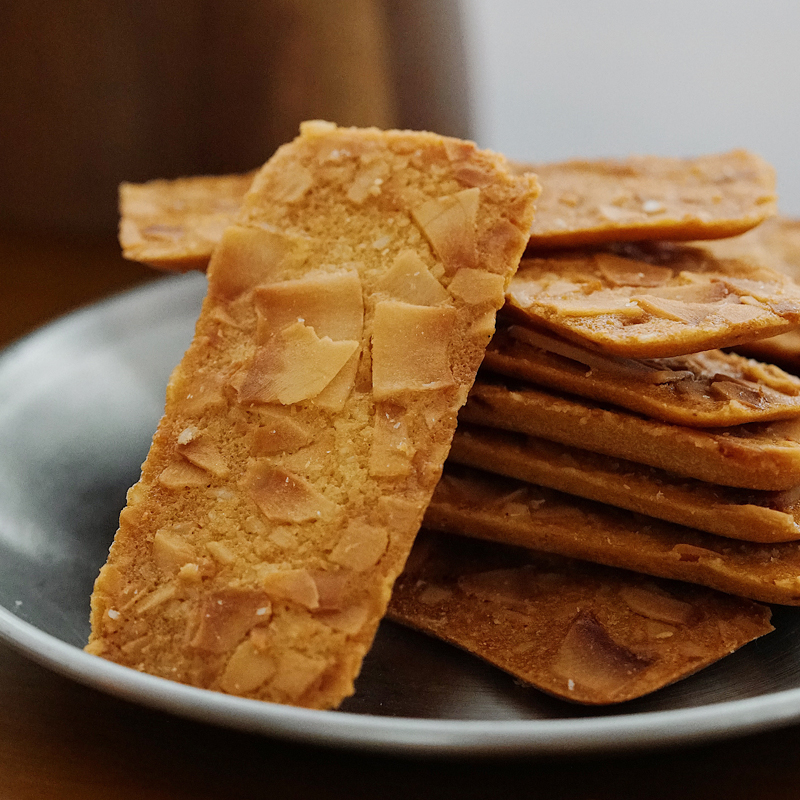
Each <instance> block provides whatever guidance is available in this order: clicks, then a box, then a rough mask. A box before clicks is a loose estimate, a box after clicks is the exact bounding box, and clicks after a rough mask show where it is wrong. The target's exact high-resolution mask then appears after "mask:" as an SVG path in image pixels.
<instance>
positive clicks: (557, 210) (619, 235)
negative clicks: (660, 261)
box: [517, 150, 776, 247]
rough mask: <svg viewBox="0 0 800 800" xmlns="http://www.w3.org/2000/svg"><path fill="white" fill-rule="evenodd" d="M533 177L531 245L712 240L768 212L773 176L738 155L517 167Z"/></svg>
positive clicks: (752, 158) (757, 161)
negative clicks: (538, 191)
mask: <svg viewBox="0 0 800 800" xmlns="http://www.w3.org/2000/svg"><path fill="white" fill-rule="evenodd" d="M517 168H518V169H520V170H532V171H533V172H536V173H537V174H538V175H539V179H540V181H541V183H542V187H543V190H542V196H541V197H540V198H539V201H538V204H537V206H538V210H537V214H536V218H535V219H534V223H533V227H532V229H531V244H532V245H533V246H538V247H573V246H575V245H585V244H598V243H602V242H611V241H634V240H639V241H641V240H651V241H652V240H655V239H661V240H672V241H688V240H690V239H717V238H720V237H724V236H734V235H736V234H738V233H742V232H743V231H746V230H748V229H749V228H752V227H753V226H755V225H758V223H759V222H761V221H762V220H764V219H766V218H768V217H769V216H771V215H772V214H774V213H775V208H776V194H775V171H774V170H773V168H772V167H771V166H770V165H769V164H767V163H766V162H765V161H764V160H763V159H762V158H760V157H759V156H757V155H754V154H753V153H749V152H747V151H745V150H733V151H731V152H728V153H720V154H712V155H706V156H700V157H698V158H666V157H656V156H631V157H629V158H626V159H597V160H591V161H590V160H574V161H564V162H559V163H551V164H527V165H524V164H521V165H518V167H517Z"/></svg>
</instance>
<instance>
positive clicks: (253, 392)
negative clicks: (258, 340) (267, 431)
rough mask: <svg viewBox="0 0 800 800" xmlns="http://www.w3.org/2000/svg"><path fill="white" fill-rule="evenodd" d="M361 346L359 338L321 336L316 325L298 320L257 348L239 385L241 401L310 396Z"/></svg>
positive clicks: (288, 401) (292, 400)
mask: <svg viewBox="0 0 800 800" xmlns="http://www.w3.org/2000/svg"><path fill="white" fill-rule="evenodd" d="M359 346H360V342H358V341H338V342H334V341H333V340H332V339H330V338H329V337H327V336H325V337H323V338H320V337H319V336H317V334H316V332H315V331H314V329H313V328H311V327H309V326H308V325H306V324H304V323H303V322H300V321H298V322H295V323H294V324H293V325H289V326H288V327H287V328H283V330H281V331H279V332H278V333H276V334H275V335H274V336H272V337H271V338H270V339H269V340H268V341H267V342H266V343H265V344H264V345H262V346H261V347H260V348H259V349H258V350H257V352H256V355H255V358H254V359H253V362H252V365H251V366H250V368H249V370H248V371H247V374H246V376H245V377H244V380H243V381H242V383H241V386H239V387H237V390H238V396H239V402H240V403H243V404H245V405H247V404H252V403H282V404H283V405H290V404H292V403H299V402H301V401H303V400H310V399H312V398H314V397H316V396H317V395H319V393H320V392H321V391H322V390H323V389H325V387H326V386H328V384H330V382H331V381H332V380H333V379H334V378H335V377H336V375H337V374H338V373H339V371H340V370H341V369H342V367H344V366H345V364H347V362H348V361H350V359H351V357H352V356H353V354H354V353H355V352H356V351H357V350H358V348H359Z"/></svg>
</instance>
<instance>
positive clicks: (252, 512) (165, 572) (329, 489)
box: [87, 122, 538, 708]
mask: <svg viewBox="0 0 800 800" xmlns="http://www.w3.org/2000/svg"><path fill="white" fill-rule="evenodd" d="M476 184H479V185H476ZM537 193H538V186H537V184H536V182H535V180H534V179H533V178H531V177H529V176H528V177H518V176H514V175H513V174H512V173H511V172H510V171H509V170H508V169H507V167H506V164H505V161H504V159H503V158H502V157H501V156H498V155H495V154H493V153H488V152H485V151H478V150H477V149H476V148H475V145H473V144H472V143H468V142H462V141H459V140H456V139H448V138H444V137H441V136H437V135H434V134H427V133H413V132H403V131H388V132H383V131H378V130H376V129H348V128H336V127H335V126H334V125H332V124H330V123H323V122H314V123H306V124H304V125H303V126H302V127H301V134H300V136H299V137H298V138H297V139H296V140H295V141H294V142H292V143H290V144H288V145H285V146H283V147H282V148H280V149H279V150H278V151H277V152H276V154H275V155H274V156H273V158H272V159H270V161H269V162H268V163H267V164H266V165H265V166H264V168H263V169H262V170H261V171H260V172H259V174H258V175H257V176H256V178H255V180H254V182H253V185H252V187H251V189H250V191H249V193H248V195H247V197H246V198H245V201H244V204H243V207H242V211H241V214H240V217H239V219H238V223H237V225H235V226H232V227H230V228H228V229H227V230H226V231H225V234H224V236H223V239H222V241H221V243H220V245H219V246H218V247H217V249H216V250H215V252H214V257H213V259H212V262H211V264H210V266H209V270H208V283H209V288H208V294H207V297H206V299H205V301H204V304H203V308H202V310H201V313H200V317H199V319H198V322H197V328H196V332H195V337H194V339H193V341H192V343H191V345H190V347H189V349H188V350H187V352H186V355H185V356H184V358H183V360H182V361H181V363H180V365H179V366H178V367H177V368H176V369H175V371H174V373H173V375H172V377H171V379H170V382H169V386H168V390H167V402H166V409H165V414H164V417H163V418H162V421H161V423H160V424H159V427H158V430H157V432H156V434H155V437H154V439H153V444H152V447H151V449H150V452H149V454H148V456H147V460H146V461H145V463H144V465H143V468H142V476H141V479H140V481H139V482H138V483H137V484H136V485H135V486H134V487H133V488H132V489H131V490H130V492H129V493H128V505H127V507H126V508H125V509H124V510H123V512H122V514H121V516H120V527H119V530H118V532H117V535H116V538H115V540H114V544H113V546H112V548H111V551H110V553H109V559H108V562H107V564H106V565H105V566H104V567H103V569H102V570H101V572H100V575H99V577H98V579H97V581H96V584H95V589H94V593H93V595H92V634H91V638H90V642H89V644H88V646H87V650H88V652H90V653H94V654H96V655H100V656H103V657H105V658H108V659H111V660H113V661H116V662H118V663H120V664H123V665H126V666H130V667H133V668H135V669H139V670H142V671H146V672H149V673H152V674H154V675H158V676H161V677H164V678H169V679H172V680H176V681H181V682H183V683H187V684H191V685H194V686H199V687H202V688H208V689H213V690H219V691H223V692H227V693H230V694H237V695H241V696H244V697H249V698H255V699H262V700H270V701H274V702H279V703H288V704H294V705H301V706H307V707H313V708H330V707H335V706H336V705H338V704H339V702H340V701H341V700H342V699H343V698H344V697H346V696H348V695H349V694H351V693H352V691H353V680H354V678H355V677H356V675H357V673H358V671H359V669H360V666H361V661H362V659H363V656H364V654H365V653H366V651H367V650H368V648H369V647H370V644H371V642H372V639H373V637H374V634H375V630H376V628H377V625H378V622H379V621H380V619H381V617H382V616H383V614H384V611H385V608H386V604H387V603H388V600H389V596H390V592H391V587H392V584H393V582H394V579H395V578H396V576H397V575H398V574H399V572H400V571H401V569H402V567H403V564H404V562H405V560H406V557H407V555H408V552H409V550H410V548H411V545H412V543H413V540H414V537H415V535H416V532H417V529H418V527H419V524H420V521H421V518H422V514H423V512H424V509H425V507H426V506H427V503H428V501H429V499H430V496H431V494H432V492H433V490H434V488H435V485H436V483H437V481H438V479H439V476H440V473H441V468H442V464H443V462H444V459H445V457H446V454H447V451H448V449H449V446H450V441H451V438H452V435H453V431H454V429H455V424H456V414H457V411H458V409H459V407H460V406H461V405H462V404H463V402H464V400H465V399H466V396H467V393H468V390H469V387H470V386H471V384H472V382H473V380H474V377H475V372H476V370H477V368H478V366H479V364H480V361H481V358H482V356H483V351H484V348H485V346H486V343H487V342H488V340H489V338H490V336H491V333H492V330H493V327H494V317H495V313H496V311H497V309H498V308H499V307H500V306H501V305H502V303H503V293H504V289H505V286H506V284H507V282H508V280H509V278H510V276H511V274H512V272H513V271H514V269H515V268H516V265H517V263H518V260H519V257H520V255H521V253H522V250H523V249H524V246H525V242H526V239H527V231H528V229H529V227H530V223H531V218H532V214H533V204H534V200H535V198H536V195H537Z"/></svg>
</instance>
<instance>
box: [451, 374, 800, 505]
mask: <svg viewBox="0 0 800 800" xmlns="http://www.w3.org/2000/svg"><path fill="white" fill-rule="evenodd" d="M461 422H474V423H476V424H478V425H488V426H492V427H495V428H500V429H503V430H508V431H516V432H517V433H523V434H530V435H531V436H538V437H540V438H543V439H548V440H550V441H554V442H560V443H561V444H565V445H570V446H572V447H580V448H584V449H586V450H590V451H592V452H595V453H603V454H604V455H608V456H613V457H616V458H624V459H626V460H628V461H634V462H637V463H639V464H647V465H649V466H651V467H657V468H660V469H664V470H668V471H669V472H672V473H674V474H676V475H684V476H686V477H688V478H696V479H697V480H700V481H706V482H707V483H715V484H722V485H723V486H736V487H740V488H744V489H758V490H767V491H785V490H787V489H792V488H794V487H795V486H798V485H800V418H795V419H791V420H782V421H778V422H766V423H751V424H749V425H733V426H731V427H728V428H711V429H709V428H706V429H702V428H688V427H686V426H682V425H672V424H670V423H666V422H660V421H659V420H654V419H649V418H647V417H642V416H639V415H638V414H634V413H631V412H629V411H625V410H624V409H621V408H613V407H610V406H608V407H604V406H602V405H601V404H599V403H595V402H592V401H591V400H586V399H584V398H579V397H576V396H573V397H568V396H565V395H559V394H555V393H553V392H548V391H545V390H543V389H541V388H539V387H536V386H533V385H530V384H525V383H521V382H519V381H513V380H508V379H502V378H501V377H499V376H493V375H491V374H489V373H487V372H484V373H483V374H482V375H479V376H478V380H477V381H476V382H475V385H474V386H473V387H472V391H471V392H470V396H469V399H468V400H467V404H466V405H465V406H464V408H462V409H461V412H460V413H459V424H460V423H461Z"/></svg>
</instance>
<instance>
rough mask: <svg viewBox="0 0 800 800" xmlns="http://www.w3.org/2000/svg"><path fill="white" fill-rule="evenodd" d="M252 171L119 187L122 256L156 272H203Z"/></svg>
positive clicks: (124, 184)
mask: <svg viewBox="0 0 800 800" xmlns="http://www.w3.org/2000/svg"><path fill="white" fill-rule="evenodd" d="M254 175H255V173H254V172H250V173H247V174H245V175H221V176H215V177H209V176H198V177H191V178H177V179H176V180H154V181H149V182H148V183H122V184H120V187H119V210H120V225H119V242H120V245H121V247H122V255H123V256H124V257H125V258H127V259H130V260H131V261H141V262H143V263H145V264H149V265H150V266H151V267H156V268H157V269H165V270H171V271H175V272H188V271H189V270H204V269H205V268H206V267H207V266H208V260H209V258H211V253H212V252H213V251H214V248H215V247H216V246H217V244H218V243H219V241H220V239H221V238H222V232H223V231H224V230H225V228H227V227H228V226H230V225H232V224H233V223H234V221H235V220H236V217H237V215H238V214H239V208H240V206H241V204H242V200H243V199H244V195H245V193H246V192H247V190H248V189H249V188H250V185H251V184H252V182H253V176H254Z"/></svg>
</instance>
